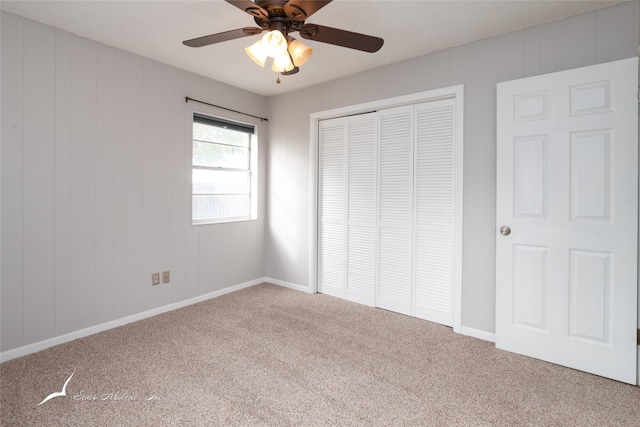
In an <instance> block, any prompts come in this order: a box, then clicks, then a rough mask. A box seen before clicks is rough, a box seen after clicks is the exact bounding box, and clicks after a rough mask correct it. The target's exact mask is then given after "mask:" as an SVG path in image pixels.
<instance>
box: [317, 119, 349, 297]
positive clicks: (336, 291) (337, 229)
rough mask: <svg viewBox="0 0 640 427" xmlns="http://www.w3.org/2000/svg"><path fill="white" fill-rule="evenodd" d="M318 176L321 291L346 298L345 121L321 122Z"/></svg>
mask: <svg viewBox="0 0 640 427" xmlns="http://www.w3.org/2000/svg"><path fill="white" fill-rule="evenodd" d="M319 136H320V138H319V160H318V163H319V174H318V175H319V176H318V212H319V222H320V224H319V227H318V228H319V229H318V243H319V248H318V258H319V260H318V289H319V290H320V292H322V293H325V294H328V295H333V296H337V297H341V298H342V297H344V277H345V265H344V258H345V224H344V218H345V208H344V204H345V185H346V182H345V181H346V176H345V163H346V160H345V144H346V140H345V120H344V119H341V118H338V119H331V120H323V121H322V122H320V133H319Z"/></svg>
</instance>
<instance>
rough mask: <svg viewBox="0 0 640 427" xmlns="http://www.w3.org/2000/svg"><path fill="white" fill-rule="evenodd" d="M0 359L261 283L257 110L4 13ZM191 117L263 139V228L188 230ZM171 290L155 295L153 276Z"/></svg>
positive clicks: (253, 98)
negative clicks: (201, 115)
mask: <svg viewBox="0 0 640 427" xmlns="http://www.w3.org/2000/svg"><path fill="white" fill-rule="evenodd" d="M1 28H2V39H1V40H2V75H1V76H2V146H1V148H2V156H1V185H2V188H1V195H2V204H1V208H2V211H1V220H2V265H1V269H2V270H1V280H2V282H1V284H2V286H1V295H0V304H1V306H0V311H1V313H0V322H1V325H0V328H1V331H0V332H1V335H0V341H1V343H0V344H1V345H0V351H2V352H4V351H8V350H11V349H16V348H19V347H21V346H25V345H28V344H32V343H37V342H40V341H43V340H47V339H50V338H54V337H59V336H61V335H64V334H67V333H71V332H75V331H79V330H82V329H84V328H90V327H93V326H95V325H100V324H102V323H104V322H109V321H112V320H116V319H121V318H123V317H125V316H128V315H135V314H137V313H141V312H144V311H146V310H150V309H154V308H158V307H162V306H165V305H168V304H172V303H177V302H180V301H184V300H187V299H189V298H192V297H197V296H201V295H204V294H207V293H210V292H214V291H216V290H220V289H223V288H226V287H229V286H234V285H238V284H242V283H246V282H249V281H252V280H256V279H260V278H262V277H264V224H265V223H266V221H265V209H264V205H265V191H264V190H265V186H264V182H265V158H266V157H265V154H264V153H266V150H265V148H266V136H267V130H266V125H263V124H260V123H259V121H256V120H255V119H248V118H247V117H245V116H242V115H237V114H234V113H227V112H225V111H223V110H219V109H215V108H212V107H206V106H203V105H200V104H194V103H185V100H184V97H185V96H190V97H193V98H197V99H202V100H206V101H208V102H211V103H214V104H219V105H223V106H226V107H228V108H232V109H235V110H239V111H245V112H247V113H250V114H254V115H258V116H265V115H266V112H267V110H266V105H267V104H266V99H265V98H264V97H262V96H259V95H255V94H252V93H249V92H246V91H244V90H241V89H238V88H234V87H231V86H228V85H224V84H222V83H219V82H215V81H212V80H209V79H206V78H203V77H199V76H196V75H193V74H190V73H187V72H184V71H180V70H177V69H175V68H172V67H169V66H166V65H163V64H160V63H157V62H154V61H151V60H148V59H145V58H142V57H139V56H136V55H133V54H130V53H127V52H124V51H121V50H118V49H115V48H111V47H108V46H105V45H102V44H99V43H96V42H93V41H90V40H87V39H83V38H80V37H77V36H74V35H72V34H69V33H66V32H63V31H59V30H56V29H53V28H51V27H48V26H44V25H41V24H38V23H35V22H33V21H30V20H26V19H23V18H20V17H17V16H15V15H12V14H8V13H6V12H2V27H1ZM194 110H197V111H201V112H206V113H211V114H219V115H222V116H223V117H228V118H231V119H236V120H242V121H249V122H252V123H256V124H257V125H258V127H259V134H258V135H259V144H261V145H259V150H260V151H259V166H260V169H259V170H260V174H261V175H260V180H259V181H260V189H259V194H260V200H259V202H260V211H259V220H257V221H247V222H237V223H230V224H217V225H205V226H197V227H193V226H191V221H190V214H191V208H190V203H191V198H190V185H191V170H190V156H191V121H190V120H191V117H192V113H193V111H194ZM166 270H170V271H171V283H170V284H162V285H159V286H153V287H152V286H151V274H152V273H154V272H161V271H166Z"/></svg>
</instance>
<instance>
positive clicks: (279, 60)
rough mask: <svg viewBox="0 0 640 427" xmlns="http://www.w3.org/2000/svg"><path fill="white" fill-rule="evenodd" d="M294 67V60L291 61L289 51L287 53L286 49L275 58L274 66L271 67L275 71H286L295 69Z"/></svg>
mask: <svg viewBox="0 0 640 427" xmlns="http://www.w3.org/2000/svg"><path fill="white" fill-rule="evenodd" d="M293 68H294V65H293V62H291V58H290V57H289V53H287V51H285V52H284V53H283V54H282V55H280V56H278V57H276V58H273V66H272V67H271V69H272V70H273V71H277V72H279V73H286V72H287V71H291V70H293Z"/></svg>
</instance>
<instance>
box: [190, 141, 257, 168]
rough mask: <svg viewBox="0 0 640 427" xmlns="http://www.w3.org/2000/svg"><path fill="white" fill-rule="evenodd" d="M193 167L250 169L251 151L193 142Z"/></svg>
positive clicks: (244, 148) (243, 148)
mask: <svg viewBox="0 0 640 427" xmlns="http://www.w3.org/2000/svg"><path fill="white" fill-rule="evenodd" d="M245 135H246V134H245ZM193 165H194V166H210V167H220V168H232V169H249V149H248V148H246V147H232V146H229V145H219V144H212V143H210V142H200V141H193Z"/></svg>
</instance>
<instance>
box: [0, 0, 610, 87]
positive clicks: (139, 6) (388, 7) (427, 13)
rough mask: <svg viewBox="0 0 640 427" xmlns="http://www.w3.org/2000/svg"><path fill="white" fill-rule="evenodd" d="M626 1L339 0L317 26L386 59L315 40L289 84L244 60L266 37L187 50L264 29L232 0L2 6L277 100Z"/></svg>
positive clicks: (28, 0) (28, 1) (90, 0)
mask: <svg viewBox="0 0 640 427" xmlns="http://www.w3.org/2000/svg"><path fill="white" fill-rule="evenodd" d="M617 3H622V2H621V1H576V0H572V1H551V0H547V1H526V0H511V1H478V0H476V1H451V0H449V1H432V0H422V1H418V0H414V1H398V0H394V1H390V0H386V1H383V0H334V1H333V2H332V3H331V4H329V5H327V6H325V7H324V8H323V9H321V10H319V11H318V12H316V13H315V14H314V15H312V16H311V18H309V19H308V20H307V23H316V24H321V25H326V26H331V27H336V28H340V29H345V30H349V31H355V32H359V33H364V34H369V35H374V36H378V37H382V38H383V39H384V40H385V43H384V46H383V47H382V49H380V51H378V52H376V53H364V52H360V51H356V50H352V49H346V48H342V47H337V46H332V45H328V44H325V43H319V42H313V41H306V40H305V41H304V42H305V43H306V44H307V45H309V46H311V47H312V48H313V49H314V53H313V55H312V57H311V59H310V60H309V61H308V62H307V63H306V64H305V65H304V66H302V67H301V68H300V72H299V73H298V74H296V75H292V76H284V77H282V78H281V79H282V83H281V84H279V85H278V84H276V78H277V74H276V73H275V72H273V71H271V69H270V67H265V68H260V67H259V66H257V65H256V64H255V63H254V62H252V61H251V59H249V57H248V56H247V55H246V54H245V53H244V48H245V47H246V46H249V45H250V44H252V43H253V42H254V41H255V40H258V38H259V37H260V36H252V37H246V38H243V39H238V40H233V41H228V42H224V43H219V44H215V45H210V46H207V47H201V48H190V47H186V46H184V45H183V44H182V41H183V40H187V39H191V38H195V37H199V36H203V35H208V34H213V33H218V32H222V31H228V30H232V29H236V28H241V27H250V26H255V23H254V21H253V18H252V17H251V16H249V15H247V14H246V13H243V12H242V11H241V10H240V9H238V8H236V7H234V6H232V5H230V4H228V3H226V2H224V1H222V0H210V1H182V0H164V1H156V0H137V1H116V0H102V1H98V0H82V1H73V0H71V1H70V0H64V1H55V0H54V1H52V0H45V1H32V0H21V1H4V0H3V1H2V2H1V3H0V5H1V7H2V9H4V10H6V11H8V12H11V13H14V14H16V15H20V16H23V17H26V18H30V19H33V20H35V21H38V22H41V23H44V24H47V25H51V26H53V27H56V28H60V29H62V30H65V31H68V32H71V33H74V34H77V35H80V36H83V37H86V38H89V39H91V40H95V41H98V42H101V43H104V44H107V45H110V46H114V47H117V48H120V49H124V50H127V51H129V52H133V53H136V54H138V55H142V56H145V57H147V58H151V59H155V60H157V61H160V62H163V63H165V64H170V65H173V66H175V67H177V68H181V69H184V70H188V71H192V72H194V73H197V74H200V75H203V76H207V77H210V78H212V79H215V80H218V81H222V82H225V83H228V84H231V85H233V86H237V87H241V88H243V89H246V90H249V91H251V92H255V93H258V94H262V95H274V94H278V93H282V92H287V91H290V90H294V89H298V88H301V87H305V86H311V85H315V84H318V83H321V82H324V81H328V80H333V79H335V78H338V77H341V76H346V75H349V74H353V73H356V72H360V71H363V70H366V69H371V68H376V67H380V66H383V65H387V64H391V63H394V62H398V61H401V60H404V59H408V58H413V57H416V56H420V55H423V54H426V53H430V52H436V51H439V50H444V49H447V48H450V47H453V46H459V45H463V44H466V43H470V42H473V41H477V40H482V39H486V38H489V37H493V36H497V35H501V34H506V33H510V32H513V31H517V30H520V29H523V28H528V27H532V26H535V25H540V24H544V23H548V22H552V21H557V20H561V19H565V18H567V17H570V16H574V15H579V14H583V13H587V12H591V11H594V10H598V9H602V8H605V7H610V6H613V5H615V4H617ZM294 36H295V34H294ZM298 38H300V37H298Z"/></svg>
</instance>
